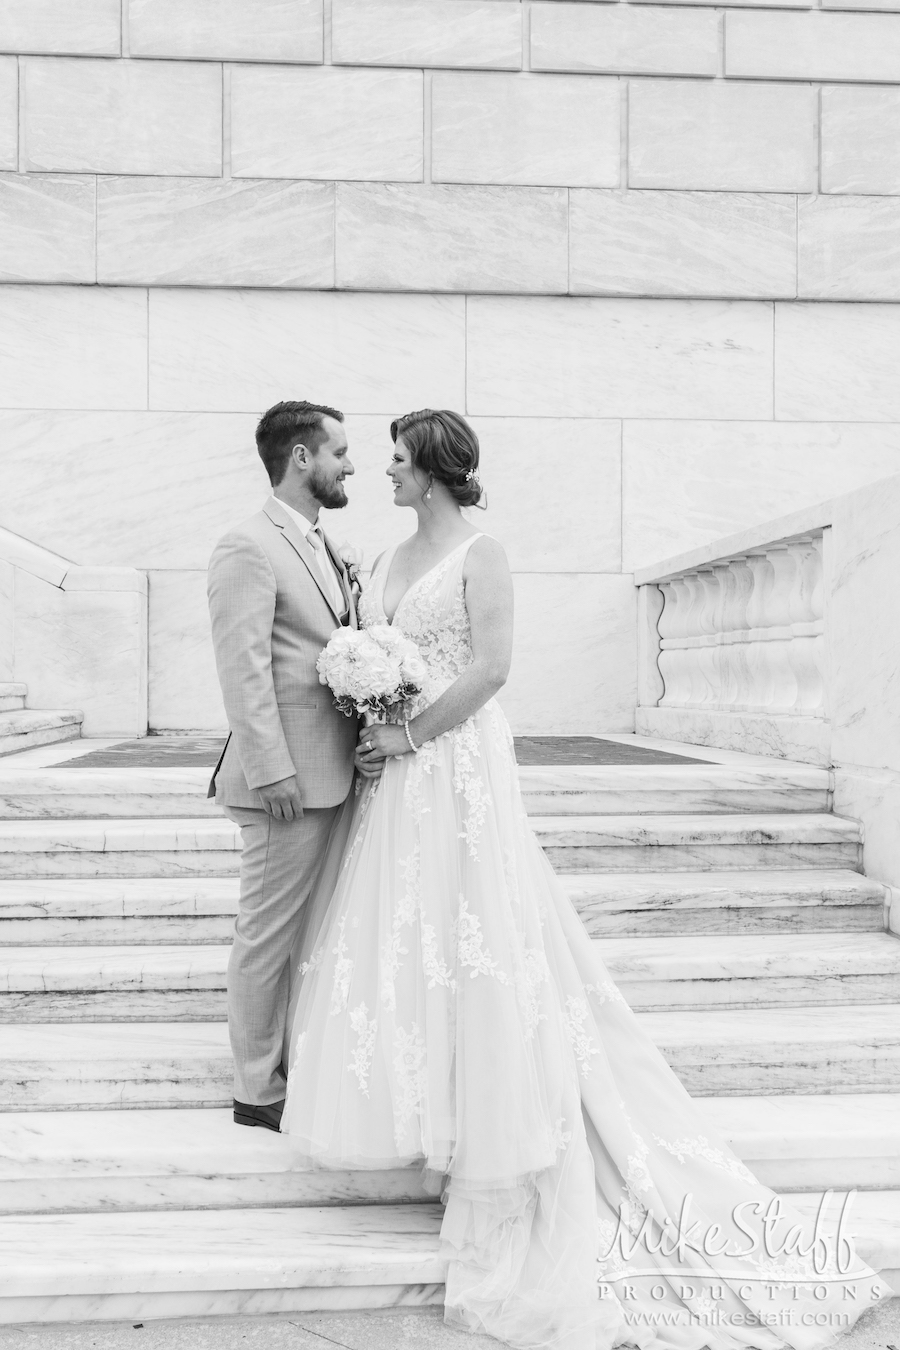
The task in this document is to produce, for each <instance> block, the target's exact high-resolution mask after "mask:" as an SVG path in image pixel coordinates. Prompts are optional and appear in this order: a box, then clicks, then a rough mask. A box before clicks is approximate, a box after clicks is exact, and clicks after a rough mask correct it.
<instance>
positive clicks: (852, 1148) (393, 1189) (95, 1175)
mask: <svg viewBox="0 0 900 1350" xmlns="http://www.w3.org/2000/svg"><path fill="white" fill-rule="evenodd" d="M698 1105H699V1107H700V1110H701V1112H702V1113H703V1115H704V1117H705V1118H706V1120H707V1121H708V1124H709V1128H710V1129H711V1130H713V1131H715V1132H717V1133H719V1134H720V1135H722V1136H723V1137H724V1138H725V1139H727V1140H728V1141H729V1143H730V1144H731V1146H732V1148H734V1150H735V1152H736V1153H737V1154H738V1156H739V1157H741V1158H743V1160H744V1162H745V1163H746V1164H747V1166H748V1167H749V1168H750V1170H751V1171H752V1172H753V1173H754V1174H755V1175H756V1176H758V1177H759V1179H760V1180H761V1181H762V1182H764V1183H765V1184H766V1185H769V1186H772V1187H773V1188H774V1189H776V1190H780V1191H797V1190H825V1189H827V1188H832V1189H834V1190H852V1189H857V1190H866V1189H869V1190H871V1189H876V1190H882V1189H885V1188H887V1187H895V1188H897V1189H900V1094H897V1095H892V1094H882V1095H878V1094H860V1095H858V1096H846V1097H845V1096H833V1097H820V1096H819V1097H722V1098H716V1097H710V1098H702V1099H701V1100H700V1101H699V1103H698ZM429 1198H430V1197H429V1196H428V1195H427V1194H426V1192H425V1191H424V1190H423V1188H422V1185H421V1179H420V1173H419V1170H418V1168H416V1167H411V1168H402V1169H396V1170H394V1171H383V1172H362V1171H357V1172H354V1171H347V1172H338V1171H326V1170H323V1169H318V1170H306V1169H305V1168H304V1166H303V1160H302V1158H300V1157H299V1155H298V1154H297V1150H296V1148H295V1146H294V1144H293V1142H292V1140H291V1139H290V1137H289V1136H285V1135H280V1134H274V1133H272V1131H270V1130H261V1129H247V1128H245V1127H243V1126H240V1125H235V1124H234V1122H233V1120H232V1113H231V1111H230V1110H228V1109H221V1110H207V1111H202V1110H191V1109H184V1110H180V1111H172V1110H160V1111H140V1110H135V1111H43V1112H41V1111H37V1112H21V1113H9V1114H7V1115H5V1116H2V1117H0V1214H51V1213H55V1214H62V1213H74V1212H88V1211H94V1212H111V1211H113V1210H135V1209H140V1210H156V1209H168V1210H173V1209H212V1208H218V1209H243V1208H257V1207H260V1206H267V1207H269V1206H284V1205H290V1206H297V1205H332V1204H335V1205H346V1204H397V1203H400V1202H423V1201H426V1200H428V1199H429Z"/></svg>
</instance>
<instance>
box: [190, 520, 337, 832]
mask: <svg viewBox="0 0 900 1350" xmlns="http://www.w3.org/2000/svg"><path fill="white" fill-rule="evenodd" d="M325 542H326V546H327V547H328V550H329V552H330V554H331V557H332V561H333V562H334V564H335V567H336V569H337V571H338V574H339V576H340V578H341V587H342V589H343V591H344V595H345V598H346V600H347V604H348V607H349V616H348V621H349V623H350V624H351V625H352V627H354V628H355V627H356V626H357V618H356V605H355V604H354V601H353V598H352V596H351V590H350V581H349V578H348V576H347V571H346V568H345V567H344V565H343V564H342V562H341V561H340V558H339V556H338V554H337V552H336V550H335V549H334V547H333V546H332V545H331V543H330V541H328V540H327V539H326V541H325ZM208 595H209V613H210V618H211V620H212V636H213V646H214V648H215V654H216V667H217V669H218V673H219V683H220V684H221V686H222V697H223V699H224V702H225V712H226V714H227V716H228V724H229V727H230V729H231V735H230V736H229V738H228V742H227V743H226V746H225V750H224V752H223V754H222V758H221V759H220V760H219V764H218V765H217V767H216V771H215V773H214V774H213V781H212V783H211V784H210V795H212V790H213V784H214V785H215V796H216V801H217V802H218V803H219V805H220V806H245V807H261V806H262V800H261V798H260V796H259V792H258V791H257V789H258V788H260V787H263V786H264V785H265V784H267V783H277V782H279V780H280V779H282V778H289V777H290V776H291V774H296V775H297V781H298V784H299V787H300V793H301V798H302V801H303V805H304V806H310V807H324V806H336V805H337V804H338V803H339V802H342V801H343V800H344V798H345V797H346V796H347V793H348V792H349V790H350V785H351V782H352V780H353V752H354V749H355V746H356V740H357V734H358V724H357V721H356V719H355V718H352V717H344V716H343V714H341V713H339V712H338V710H337V708H335V706H334V703H333V701H332V696H331V690H330V689H328V688H326V686H325V685H323V684H320V683H319V676H318V673H317V671H316V660H317V658H318V656H319V653H320V652H321V650H322V648H323V647H324V646H325V644H326V643H327V641H328V639H329V638H330V637H331V634H332V633H333V632H334V630H335V629H336V628H338V627H339V626H340V624H341V616H340V615H339V614H338V613H337V612H336V611H335V610H334V609H333V608H332V605H331V602H330V601H329V599H328V596H327V593H326V591H325V586H324V581H323V578H322V573H321V572H320V571H319V567H318V564H317V562H316V555H315V553H314V552H313V550H312V547H311V546H310V545H309V544H308V543H307V542H306V538H305V537H304V535H303V534H302V533H301V531H300V530H299V529H298V527H297V525H296V524H295V522H294V521H293V520H292V519H291V517H290V516H289V515H288V513H287V511H285V510H283V508H282V507H281V505H280V504H279V502H278V501H277V499H276V498H275V497H270V498H269V500H268V501H267V502H266V504H265V506H264V507H263V509H262V510H261V511H260V512H258V514H257V515H255V516H251V517H250V519H249V520H246V521H244V523H243V524H242V525H238V526H237V527H236V528H235V529H233V530H230V531H229V532H228V534H226V535H225V536H224V538H222V539H220V540H219V542H218V544H217V545H216V548H215V551H214V552H213V555H212V558H211V559H210V564H209V581H208Z"/></svg>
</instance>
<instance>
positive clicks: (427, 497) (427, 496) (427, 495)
mask: <svg viewBox="0 0 900 1350" xmlns="http://www.w3.org/2000/svg"><path fill="white" fill-rule="evenodd" d="M433 486H434V474H432V475H431V477H430V478H429V480H428V491H427V492H426V493H425V500H426V502H430V501H431V493H432V489H433Z"/></svg>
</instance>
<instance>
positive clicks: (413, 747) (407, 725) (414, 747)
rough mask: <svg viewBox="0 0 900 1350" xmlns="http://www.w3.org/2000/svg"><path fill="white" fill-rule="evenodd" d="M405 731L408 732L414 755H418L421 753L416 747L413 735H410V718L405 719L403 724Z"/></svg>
mask: <svg viewBox="0 0 900 1350" xmlns="http://www.w3.org/2000/svg"><path fill="white" fill-rule="evenodd" d="M403 730H404V731H405V732H406V739H407V740H408V741H409V748H410V750H411V751H412V752H413V754H414V755H417V754H418V753H419V747H418V746H417V745H416V743H415V741H414V740H413V738H412V735H411V734H410V730H409V718H408V717H407V718H406V719H405V721H404V723H403Z"/></svg>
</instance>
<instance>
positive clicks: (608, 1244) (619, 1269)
mask: <svg viewBox="0 0 900 1350" xmlns="http://www.w3.org/2000/svg"><path fill="white" fill-rule="evenodd" d="M618 1233H619V1225H618V1223H617V1222H616V1220H615V1219H598V1220H597V1242H598V1251H599V1255H598V1258H597V1265H598V1266H599V1268H600V1276H601V1279H610V1280H616V1279H622V1277H623V1276H625V1275H636V1274H637V1273H638V1270H637V1267H636V1266H630V1265H628V1263H627V1261H626V1260H625V1259H624V1256H623V1254H622V1250H621V1246H620V1244H619V1243H618V1242H617V1241H616V1238H617V1236H618Z"/></svg>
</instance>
